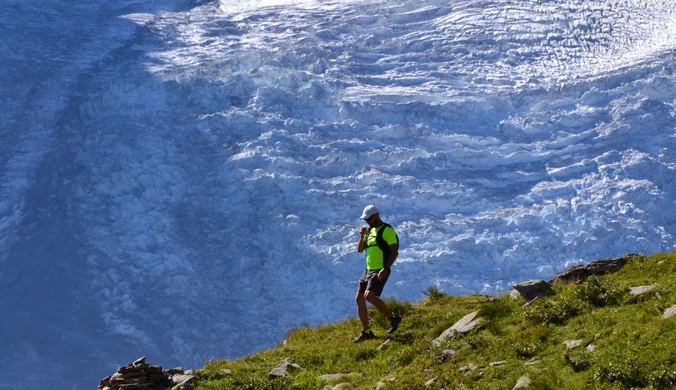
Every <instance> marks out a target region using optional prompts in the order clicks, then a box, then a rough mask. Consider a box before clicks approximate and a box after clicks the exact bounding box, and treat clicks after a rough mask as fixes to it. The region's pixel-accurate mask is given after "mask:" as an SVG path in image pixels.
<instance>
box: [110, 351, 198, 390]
mask: <svg viewBox="0 0 676 390" xmlns="http://www.w3.org/2000/svg"><path fill="white" fill-rule="evenodd" d="M196 379H197V378H196V377H195V375H193V374H192V371H190V370H188V371H183V369H182V368H180V367H178V368H172V369H171V370H169V371H165V370H163V369H162V367H160V366H152V365H150V363H148V362H147V361H146V357H145V356H144V357H142V358H140V359H138V360H136V361H134V362H132V363H128V364H127V365H126V366H122V367H120V368H118V370H117V372H116V373H114V374H113V375H111V376H108V377H105V378H103V380H102V381H101V383H100V384H99V387H98V390H173V389H177V390H192V389H193V386H192V384H193V383H194V382H195V380H196Z"/></svg>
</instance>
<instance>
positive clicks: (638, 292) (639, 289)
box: [629, 285, 657, 297]
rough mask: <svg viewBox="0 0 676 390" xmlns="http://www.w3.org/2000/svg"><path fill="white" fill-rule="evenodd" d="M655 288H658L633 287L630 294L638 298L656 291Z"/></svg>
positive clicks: (653, 286)
mask: <svg viewBox="0 0 676 390" xmlns="http://www.w3.org/2000/svg"><path fill="white" fill-rule="evenodd" d="M655 287H657V286H655V285H652V286H638V287H631V288H630V289H629V294H631V295H633V296H635V297H637V296H639V295H643V294H645V293H647V292H648V291H650V290H652V289H654V288H655Z"/></svg>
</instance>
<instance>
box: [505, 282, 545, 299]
mask: <svg viewBox="0 0 676 390" xmlns="http://www.w3.org/2000/svg"><path fill="white" fill-rule="evenodd" d="M514 289H515V290H516V291H518V292H519V294H521V295H522V296H523V297H524V298H526V300H527V301H532V300H533V299H535V298H538V297H546V296H549V295H552V294H554V290H552V286H551V285H550V284H549V283H547V282H545V281H544V280H529V281H526V282H522V283H517V284H515V285H514Z"/></svg>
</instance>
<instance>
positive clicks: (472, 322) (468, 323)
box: [432, 311, 486, 346]
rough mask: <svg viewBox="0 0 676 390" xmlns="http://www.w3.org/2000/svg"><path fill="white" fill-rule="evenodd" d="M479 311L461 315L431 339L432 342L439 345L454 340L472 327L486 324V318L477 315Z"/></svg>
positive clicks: (475, 327)
mask: <svg viewBox="0 0 676 390" xmlns="http://www.w3.org/2000/svg"><path fill="white" fill-rule="evenodd" d="M478 314H479V311H475V312H473V313H469V314H467V315H466V316H464V317H462V318H461V319H460V320H459V321H458V322H456V323H455V324H453V326H451V327H450V328H448V329H446V330H445V331H444V332H443V333H442V334H441V335H440V336H439V337H437V338H436V339H434V340H433V341H432V344H434V345H436V346H439V345H441V343H442V342H443V341H446V340H454V339H455V338H457V337H458V336H459V335H462V334H465V333H467V332H469V331H471V330H472V329H477V328H480V327H481V326H483V325H485V324H486V320H484V319H483V318H482V317H477V315H478Z"/></svg>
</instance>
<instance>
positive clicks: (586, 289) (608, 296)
mask: <svg viewBox="0 0 676 390" xmlns="http://www.w3.org/2000/svg"><path fill="white" fill-rule="evenodd" d="M573 295H575V297H576V298H578V299H579V300H581V301H584V302H589V303H591V304H592V305H594V306H598V307H603V306H608V305H615V304H617V303H619V302H620V300H621V298H622V291H620V290H618V289H617V288H616V287H615V286H613V285H612V284H611V283H610V282H608V281H606V280H605V279H603V278H600V277H598V276H590V277H589V278H587V279H586V280H585V281H584V282H582V283H580V284H578V285H576V286H575V287H574V288H573Z"/></svg>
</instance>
